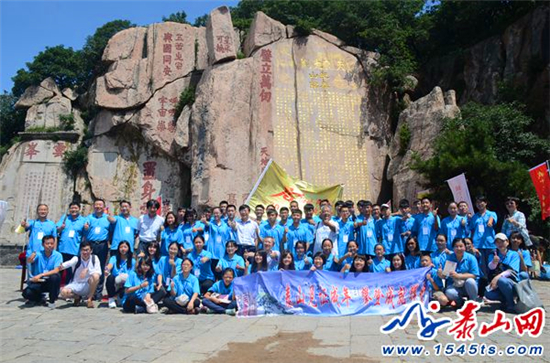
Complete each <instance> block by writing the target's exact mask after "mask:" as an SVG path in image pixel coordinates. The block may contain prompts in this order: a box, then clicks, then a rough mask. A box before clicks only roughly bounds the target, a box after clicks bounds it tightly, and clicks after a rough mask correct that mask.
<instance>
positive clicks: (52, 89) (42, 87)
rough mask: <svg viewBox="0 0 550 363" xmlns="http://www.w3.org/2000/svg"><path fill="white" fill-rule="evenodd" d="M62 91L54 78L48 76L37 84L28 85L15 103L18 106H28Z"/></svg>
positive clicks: (44, 100)
mask: <svg viewBox="0 0 550 363" xmlns="http://www.w3.org/2000/svg"><path fill="white" fill-rule="evenodd" d="M60 94H61V92H60V91H59V88H58V87H57V85H56V84H55V81H54V80H53V79H52V78H46V79H45V80H43V81H42V82H41V83H40V84H39V85H37V86H30V87H28V88H27V89H26V90H25V92H24V93H23V95H22V96H21V97H20V98H19V100H17V102H16V103H15V107H16V108H26V107H31V106H34V105H38V104H40V103H43V102H46V101H47V100H49V99H50V98H52V97H54V96H56V95H60Z"/></svg>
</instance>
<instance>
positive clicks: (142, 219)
mask: <svg viewBox="0 0 550 363" xmlns="http://www.w3.org/2000/svg"><path fill="white" fill-rule="evenodd" d="M163 224H164V218H162V217H161V216H157V215H155V217H154V218H151V217H149V214H143V215H141V216H139V222H138V231H139V240H140V241H143V242H153V241H156V240H157V235H158V234H159V233H160V227H161V226H162V225H163Z"/></svg>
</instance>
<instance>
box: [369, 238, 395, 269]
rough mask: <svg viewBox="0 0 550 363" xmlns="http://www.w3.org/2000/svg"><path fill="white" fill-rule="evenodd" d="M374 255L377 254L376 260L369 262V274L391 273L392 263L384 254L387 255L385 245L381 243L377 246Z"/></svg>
mask: <svg viewBox="0 0 550 363" xmlns="http://www.w3.org/2000/svg"><path fill="white" fill-rule="evenodd" d="M374 253H375V254H376V256H375V257H374V259H370V260H369V261H368V262H367V264H368V267H369V272H375V273H378V272H391V267H390V261H388V260H386V258H385V257H384V254H385V253H386V251H385V249H384V245H382V244H380V243H379V244H377V245H376V246H375V247H374Z"/></svg>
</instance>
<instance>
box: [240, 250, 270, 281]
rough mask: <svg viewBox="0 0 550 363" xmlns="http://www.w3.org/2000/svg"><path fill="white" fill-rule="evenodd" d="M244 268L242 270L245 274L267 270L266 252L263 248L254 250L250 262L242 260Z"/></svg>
mask: <svg viewBox="0 0 550 363" xmlns="http://www.w3.org/2000/svg"><path fill="white" fill-rule="evenodd" d="M244 264H245V266H246V270H245V271H244V274H245V275H250V274H253V273H256V272H261V271H268V266H267V253H266V252H265V251H264V250H259V251H256V252H254V259H253V261H252V263H250V262H249V261H248V260H245V261H244Z"/></svg>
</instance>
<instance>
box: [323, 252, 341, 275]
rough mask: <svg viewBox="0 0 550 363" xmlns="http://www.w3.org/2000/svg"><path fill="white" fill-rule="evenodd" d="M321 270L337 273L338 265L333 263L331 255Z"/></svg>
mask: <svg viewBox="0 0 550 363" xmlns="http://www.w3.org/2000/svg"><path fill="white" fill-rule="evenodd" d="M323 270H325V271H338V264H337V263H336V262H334V255H333V254H332V253H331V254H330V255H328V257H327V262H325V265H324V266H323Z"/></svg>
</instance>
